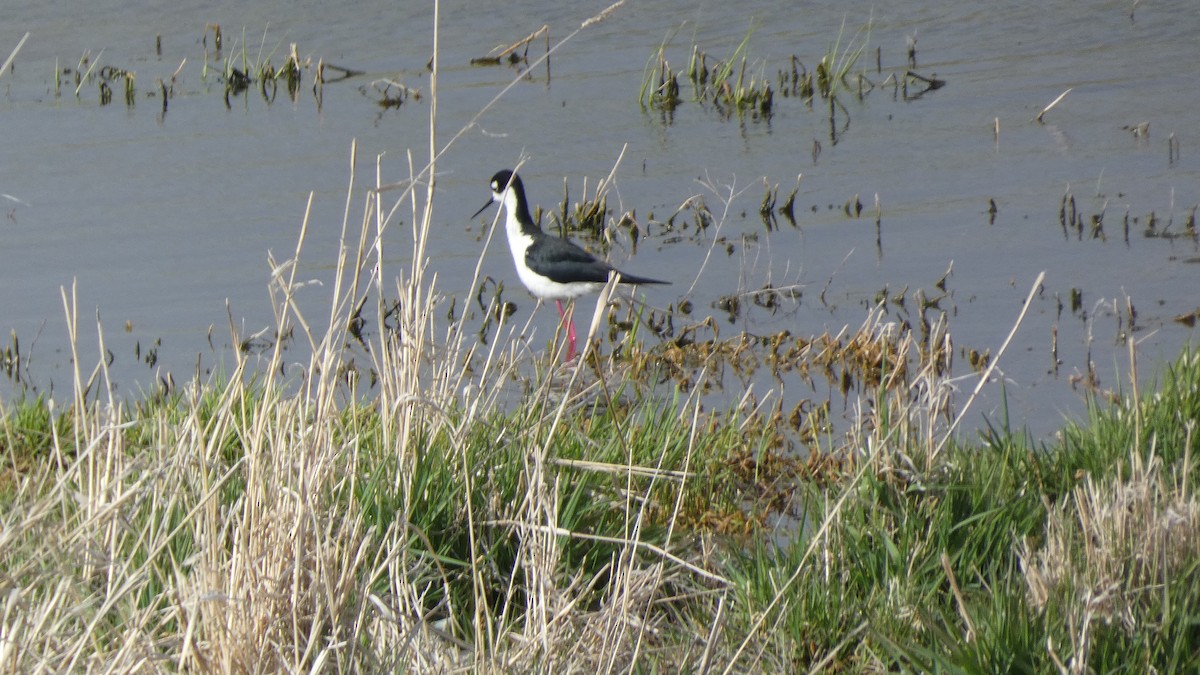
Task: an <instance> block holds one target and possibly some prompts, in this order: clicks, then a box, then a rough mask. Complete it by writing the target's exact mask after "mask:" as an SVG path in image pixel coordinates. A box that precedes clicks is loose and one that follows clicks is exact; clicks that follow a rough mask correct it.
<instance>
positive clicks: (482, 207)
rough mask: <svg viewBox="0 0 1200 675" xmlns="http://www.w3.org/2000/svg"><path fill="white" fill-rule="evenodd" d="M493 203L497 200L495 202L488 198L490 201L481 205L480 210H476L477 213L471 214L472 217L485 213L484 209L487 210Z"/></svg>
mask: <svg viewBox="0 0 1200 675" xmlns="http://www.w3.org/2000/svg"><path fill="white" fill-rule="evenodd" d="M493 203H495V202H493V201H492V200H491V199H489V200H488V203H486V204H484V205H483V206H481V207H479V210H478V211H476V212H475V215H474V216H471V217H472V218H474V217H476V216H478V215H479V214H481V213H483V212H484V211H486V210H487V207H489V206H491V205H492V204H493Z"/></svg>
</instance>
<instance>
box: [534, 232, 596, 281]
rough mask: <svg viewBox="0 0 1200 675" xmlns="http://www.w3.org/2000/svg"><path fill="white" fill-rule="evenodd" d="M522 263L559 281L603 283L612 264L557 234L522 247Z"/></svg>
mask: <svg viewBox="0 0 1200 675" xmlns="http://www.w3.org/2000/svg"><path fill="white" fill-rule="evenodd" d="M525 263H526V264H527V265H529V267H530V269H532V270H533V271H534V272H537V273H538V274H541V275H543V276H546V277H549V278H550V279H552V280H554V281H557V282H559V283H562V284H569V283H575V282H581V281H589V282H598V283H604V282H605V281H608V272H609V270H611V269H612V265H609V264H608V263H606V262H604V261H603V260H600V259H598V258H596V256H594V255H592V254H591V253H588V252H587V251H585V250H583V249H582V248H579V247H578V246H576V245H575V244H573V243H571V242H569V241H567V240H566V239H562V238H560V237H551V236H547V237H544V238H543V239H542V240H541V241H539V242H538V244H537V246H531V247H529V249H528V250H526V251H525Z"/></svg>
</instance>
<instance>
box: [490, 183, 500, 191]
mask: <svg viewBox="0 0 1200 675" xmlns="http://www.w3.org/2000/svg"><path fill="white" fill-rule="evenodd" d="M499 191H500V184H499V183H497V182H496V181H492V192H499Z"/></svg>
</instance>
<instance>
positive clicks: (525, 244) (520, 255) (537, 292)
mask: <svg viewBox="0 0 1200 675" xmlns="http://www.w3.org/2000/svg"><path fill="white" fill-rule="evenodd" d="M507 229H508V232H507V234H508V245H509V248H511V249H512V255H513V262H514V263H515V265H516V268H517V276H519V277H520V278H521V283H523V284H525V287H526V288H528V289H529V292H530V293H532V294H533V296H534V297H535V298H542V299H543V300H570V299H572V298H578V297H579V296H581V295H584V294H585V293H592V292H595V291H597V290H599V289H600V287H601V286H603V284H597V283H594V282H590V281H576V282H571V283H565V284H564V283H559V282H557V281H552V280H550V279H548V278H546V277H544V276H542V275H540V274H538V273H537V272H534V271H533V270H532V269H530V268H529V266H528V265H526V264H525V251H527V250H529V247H530V246H532V245H533V237H531V236H529V235H527V234H525V233H524V232H522V231H521V229H520V225H518V224H517V223H516V219H514V218H509V219H508V228H507Z"/></svg>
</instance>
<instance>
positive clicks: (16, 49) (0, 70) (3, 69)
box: [0, 31, 29, 77]
mask: <svg viewBox="0 0 1200 675" xmlns="http://www.w3.org/2000/svg"><path fill="white" fill-rule="evenodd" d="M28 39H29V31H25V34H24V35H22V36H21V41H20V42H18V43H17V46H16V47H13V50H12V52H11V53H9V55H8V58H7V59H4V64H3V65H0V77H4V73H7V72H8V67H9V66H11V65H12V62H13V59H15V58H17V52H19V51H21V47H24V46H25V41H26V40H28Z"/></svg>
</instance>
